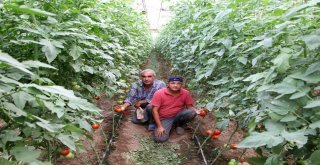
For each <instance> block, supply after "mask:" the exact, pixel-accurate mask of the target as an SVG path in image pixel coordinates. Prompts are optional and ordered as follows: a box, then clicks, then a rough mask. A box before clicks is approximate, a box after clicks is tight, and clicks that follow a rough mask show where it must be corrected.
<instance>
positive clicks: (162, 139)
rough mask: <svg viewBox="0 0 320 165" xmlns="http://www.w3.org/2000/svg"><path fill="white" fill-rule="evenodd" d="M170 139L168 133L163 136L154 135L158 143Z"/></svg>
mask: <svg viewBox="0 0 320 165" xmlns="http://www.w3.org/2000/svg"><path fill="white" fill-rule="evenodd" d="M168 139H169V136H167V135H163V136H160V137H157V136H154V141H155V142H157V143H163V142H166V141H168Z"/></svg>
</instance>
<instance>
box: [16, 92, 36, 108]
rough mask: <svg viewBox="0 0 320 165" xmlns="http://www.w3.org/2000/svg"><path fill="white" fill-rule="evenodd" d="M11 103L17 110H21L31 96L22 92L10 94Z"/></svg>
mask: <svg viewBox="0 0 320 165" xmlns="http://www.w3.org/2000/svg"><path fill="white" fill-rule="evenodd" d="M12 98H13V102H14V104H15V105H16V106H17V108H19V109H23V108H24V106H25V105H26V102H27V101H28V100H29V99H30V98H32V96H31V95H30V94H28V93H26V92H24V91H19V92H17V93H14V94H12Z"/></svg>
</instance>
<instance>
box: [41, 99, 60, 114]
mask: <svg viewBox="0 0 320 165" xmlns="http://www.w3.org/2000/svg"><path fill="white" fill-rule="evenodd" d="M43 103H44V105H45V106H46V107H47V108H48V109H49V110H50V111H51V112H53V113H56V114H57V117H58V118H61V117H62V116H63V115H64V109H63V108H62V107H58V106H55V105H54V104H53V103H52V102H48V101H43Z"/></svg>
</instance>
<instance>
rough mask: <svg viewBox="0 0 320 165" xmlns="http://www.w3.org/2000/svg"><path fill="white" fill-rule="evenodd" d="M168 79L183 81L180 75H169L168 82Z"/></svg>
mask: <svg viewBox="0 0 320 165" xmlns="http://www.w3.org/2000/svg"><path fill="white" fill-rule="evenodd" d="M170 81H180V82H183V78H182V77H181V76H169V78H168V82H170Z"/></svg>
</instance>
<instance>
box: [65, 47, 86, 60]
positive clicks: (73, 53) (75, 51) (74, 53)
mask: <svg viewBox="0 0 320 165" xmlns="http://www.w3.org/2000/svg"><path fill="white" fill-rule="evenodd" d="M83 52H84V50H83V49H82V48H81V47H80V46H77V45H76V44H73V45H72V46H71V50H70V52H69V54H70V55H71V56H72V58H73V60H77V59H78V58H79V57H80V56H81V53H83Z"/></svg>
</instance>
